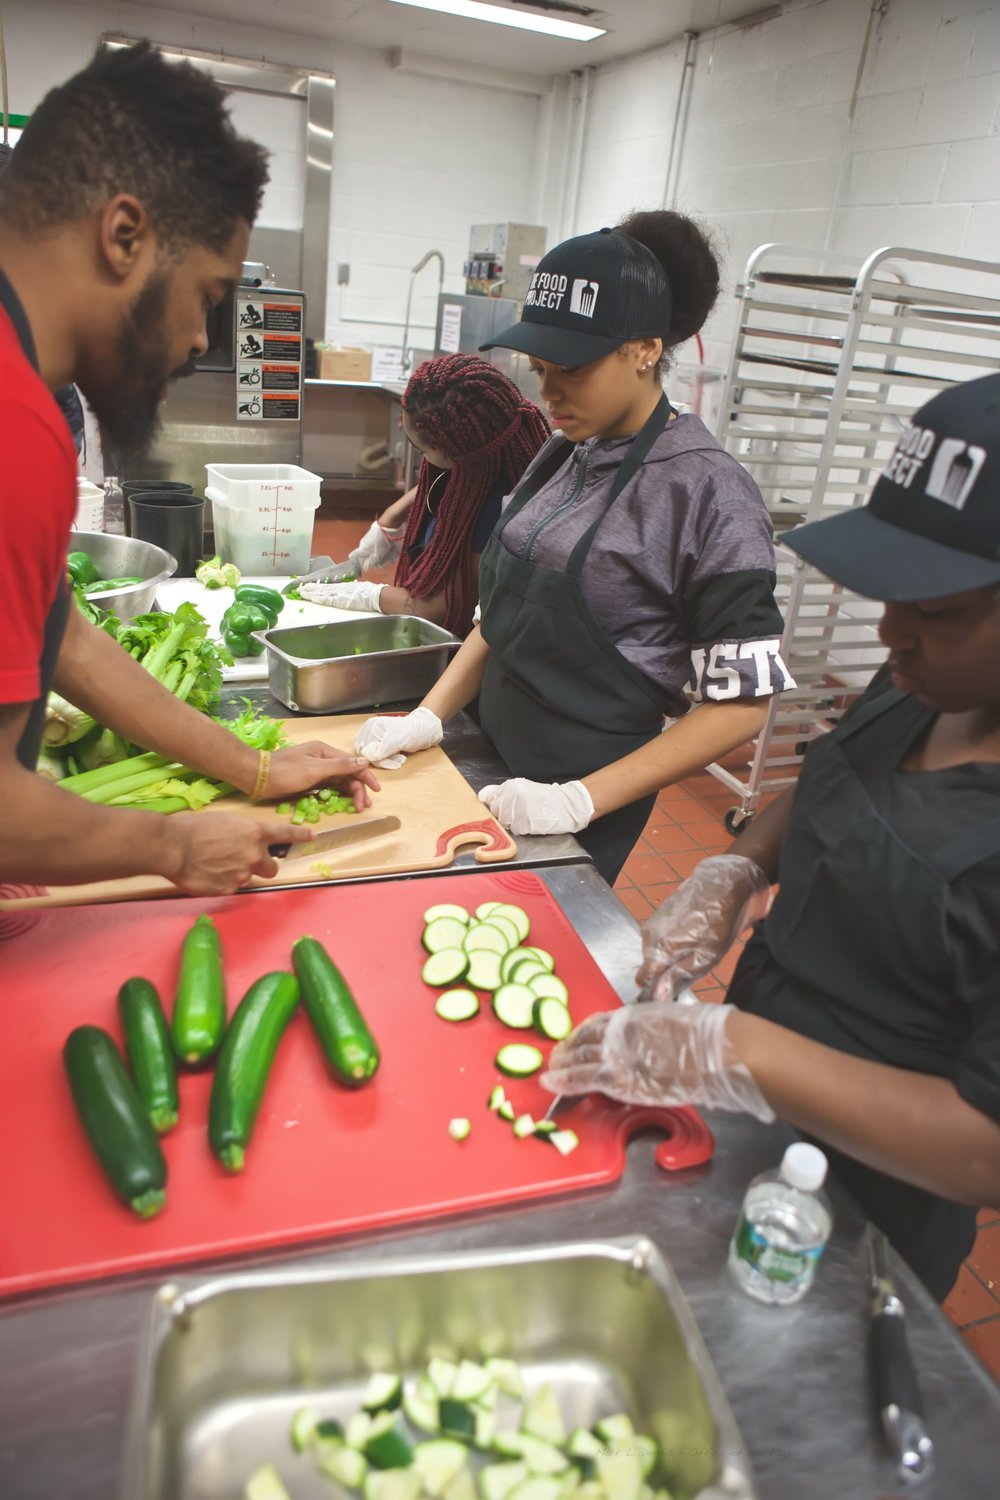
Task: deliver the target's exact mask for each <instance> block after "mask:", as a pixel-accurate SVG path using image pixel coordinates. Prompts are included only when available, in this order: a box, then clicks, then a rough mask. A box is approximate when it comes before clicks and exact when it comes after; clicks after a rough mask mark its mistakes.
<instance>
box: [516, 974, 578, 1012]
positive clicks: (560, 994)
mask: <svg viewBox="0 0 1000 1500" xmlns="http://www.w3.org/2000/svg"><path fill="white" fill-rule="evenodd" d="M525 982H527V985H528V989H529V990H531V992H532V994H534V995H537V996H538V998H539V1000H561V1001H562V1003H563V1005H568V1004H569V990H568V989H567V988H566V986H565V985H564V984H563V982H562V980H561V979H560V978H559V977H558V976H557V975H556V974H533V975H532V976H531V978H530V979H528V980H527V981H524V980H521V979H519V980H518V984H523V983H525Z"/></svg>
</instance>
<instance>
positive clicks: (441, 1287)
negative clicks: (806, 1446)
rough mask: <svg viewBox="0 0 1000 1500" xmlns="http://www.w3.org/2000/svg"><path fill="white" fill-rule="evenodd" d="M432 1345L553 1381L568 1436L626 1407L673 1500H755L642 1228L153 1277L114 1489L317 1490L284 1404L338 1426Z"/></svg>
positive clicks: (139, 1497)
mask: <svg viewBox="0 0 1000 1500" xmlns="http://www.w3.org/2000/svg"><path fill="white" fill-rule="evenodd" d="M442 1346H444V1347H445V1349H447V1350H448V1351H450V1352H452V1353H453V1354H454V1356H455V1357H463V1356H464V1357H467V1358H471V1359H474V1360H480V1359H482V1358H483V1357H484V1354H487V1353H496V1354H502V1355H504V1356H507V1357H511V1358H513V1359H516V1360H517V1361H518V1362H519V1364H520V1366H521V1368H522V1370H523V1372H524V1376H525V1381H526V1385H527V1388H528V1390H529V1391H532V1390H536V1389H537V1388H538V1387H539V1386H540V1385H541V1384H542V1383H543V1382H545V1381H549V1382H550V1383H551V1384H552V1385H553V1387H554V1389H555V1392H556V1395H557V1397H558V1400H559V1405H560V1408H561V1411H562V1415H563V1419H564V1421H565V1423H566V1427H567V1431H569V1430H570V1429H571V1428H572V1427H575V1426H587V1427H589V1426H591V1425H592V1424H593V1423H594V1422H595V1421H596V1420H598V1419H599V1418H601V1417H604V1416H610V1415H612V1414H614V1413H617V1412H622V1411H624V1412H627V1413H628V1414H629V1416H630V1417H631V1418H632V1420H633V1422H634V1424H635V1428H636V1431H637V1432H639V1433H643V1434H648V1435H650V1436H652V1437H653V1438H654V1439H655V1440H656V1441H657V1442H658V1443H659V1444H660V1446H661V1448H662V1449H663V1461H662V1472H660V1473H659V1474H658V1479H657V1475H653V1476H650V1483H656V1482H659V1483H660V1484H666V1485H669V1487H670V1492H671V1495H672V1496H673V1500H694V1497H696V1496H697V1497H699V1500H754V1497H755V1495H756V1491H755V1489H754V1486H753V1481H752V1479H751V1476H750V1471H749V1468H748V1465H747V1460H746V1457H745V1454H746V1447H745V1444H744V1443H743V1441H742V1440H741V1438H740V1434H739V1431H738V1429H737V1427H736V1424H735V1421H734V1419H733V1416H732V1413H731V1412H730V1410H729V1407H728V1405H727V1404H726V1400H725V1397H724V1396H723V1394H722V1390H721V1387H720V1385H719V1382H718V1379H717V1377H716V1375H715V1372H714V1370H713V1368H712V1365H711V1363H710V1361H709V1358H708V1354H707V1351H706V1350H705V1347H704V1344H703V1343H702V1340H701V1337H700V1335H699V1333H698V1330H697V1328H696V1326H695V1323H694V1321H693V1318H692V1316H691V1313H690V1311H689V1309H688V1307H687V1304H686V1302H685V1301H684V1298H683V1296H682V1294H681V1292H680V1289H679V1287H678V1284H677V1282H676V1280H675V1278H674V1275H673V1273H672V1271H671V1270H670V1269H669V1267H668V1266H667V1265H666V1263H665V1262H664V1261H663V1259H662V1257H661V1256H660V1254H659V1252H658V1251H657V1250H656V1248H655V1247H654V1246H653V1245H652V1244H651V1243H650V1241H648V1240H647V1239H645V1238H642V1237H633V1238H627V1239H620V1240H611V1241H607V1242H604V1243H580V1244H568V1245H553V1246H549V1247H543V1248H541V1249H539V1248H537V1247H533V1248H531V1249H525V1250H504V1251H496V1252H470V1253H467V1254H460V1255H455V1256H448V1257H436V1258H430V1257H421V1258H412V1259H410V1258H408V1259H400V1260H387V1261H381V1260H380V1261H377V1262H373V1263H371V1264H369V1265H364V1264H360V1265H349V1266H345V1267H344V1268H343V1269H336V1268H334V1269H330V1270H323V1271H317V1270H299V1271H295V1270H285V1271H280V1270H279V1271H274V1272H271V1273H267V1272H260V1273H250V1274H246V1275H239V1276H232V1277H225V1278H220V1279H216V1280H210V1281H206V1282H202V1283H191V1284H185V1285H183V1286H182V1285H175V1284H170V1285H167V1286H164V1287H161V1288H160V1290H159V1291H158V1292H157V1293H156V1294H155V1296H154V1298H153V1299H152V1302H151V1305H150V1308H149V1310H148V1313H147V1316H146V1320H145V1323H144V1327H143V1333H142V1338H141V1343H140V1352H139V1362H138V1369H137V1376H136V1383H135V1387H134V1396H133V1406H132V1411H131V1415H130V1421H129V1428H128V1437H127V1448H126V1456H125V1464H124V1469H123V1484H122V1488H121V1491H120V1500H241V1497H242V1495H243V1486H244V1484H245V1482H246V1480H247V1478H248V1477H249V1475H250V1474H251V1473H252V1472H253V1470H254V1469H255V1468H256V1467H257V1466H258V1465H260V1464H262V1463H267V1462H271V1463H273V1464H274V1465H275V1466H276V1468H277V1469H278V1471H279V1473H280V1474H281V1476H282V1478H283V1480H284V1482H285V1484H286V1485H287V1487H288V1490H289V1493H290V1494H292V1495H293V1496H295V1500H331V1496H334V1497H335V1496H337V1495H338V1493H339V1492H338V1490H337V1488H336V1486H332V1485H331V1481H330V1479H329V1478H327V1477H326V1476H324V1475H323V1474H322V1473H320V1472H319V1471H318V1470H317V1467H316V1463H315V1460H314V1458H313V1457H312V1456H311V1455H310V1454H308V1453H305V1454H297V1453H295V1452H293V1450H292V1447H291V1444H290V1441H289V1428H290V1423H291V1419H292V1416H293V1414H294V1413H295V1412H296V1411H297V1410H298V1409H299V1407H301V1406H303V1405H310V1406H315V1407H317V1408H318V1409H319V1410H320V1411H321V1412H322V1414H323V1415H324V1416H327V1417H335V1418H338V1419H339V1420H340V1421H342V1422H343V1421H344V1420H346V1418H347V1417H349V1416H351V1415H352V1414H353V1413H354V1412H356V1411H358V1410H359V1409H360V1406H361V1396H362V1392H363V1390H364V1387H365V1384H366V1382H367V1379H368V1376H369V1375H370V1374H371V1373H372V1372H373V1371H374V1370H398V1371H400V1372H401V1373H403V1374H404V1376H407V1377H410V1378H411V1379H412V1378H413V1377H416V1376H417V1375H419V1374H420V1373H421V1372H422V1371H423V1369H424V1368H425V1367H426V1362H427V1359H428V1357H429V1354H430V1353H439V1352H441V1349H442ZM502 1399H503V1398H502ZM498 1412H499V1414H500V1427H501V1429H503V1428H505V1427H516V1425H517V1418H518V1412H519V1407H518V1404H517V1403H512V1404H511V1406H510V1411H509V1414H506V1415H505V1414H504V1411H503V1410H502V1409H501V1407H498ZM420 1436H423V1434H420ZM343 1494H344V1496H345V1497H346V1494H347V1492H343Z"/></svg>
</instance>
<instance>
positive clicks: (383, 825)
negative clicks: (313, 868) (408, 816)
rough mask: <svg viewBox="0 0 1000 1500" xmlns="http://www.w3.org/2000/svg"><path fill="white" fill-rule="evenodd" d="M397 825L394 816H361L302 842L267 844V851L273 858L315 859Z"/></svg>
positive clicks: (382, 832) (375, 836)
mask: <svg viewBox="0 0 1000 1500" xmlns="http://www.w3.org/2000/svg"><path fill="white" fill-rule="evenodd" d="M399 827H400V822H399V819H398V818H397V817H395V816H389V817H385V818H363V819H361V820H360V821H359V822H357V823H348V824H347V825H346V826H344V825H341V827H339V828H329V829H327V830H326V832H325V833H319V834H317V835H316V837H315V838H314V839H310V840H308V842H306V843H304V844H269V845H268V850H267V852H268V854H271V855H273V856H274V858H275V859H284V860H289V859H317V858H318V857H319V856H320V855H321V854H330V853H331V852H333V851H338V852H339V851H340V850H341V849H346V848H348V847H349V845H351V844H360V843H361V842H362V841H363V840H364V841H367V840H368V839H377V838H381V837H382V836H383V835H384V834H387V833H395V832H396V830H397V829H398V828H399Z"/></svg>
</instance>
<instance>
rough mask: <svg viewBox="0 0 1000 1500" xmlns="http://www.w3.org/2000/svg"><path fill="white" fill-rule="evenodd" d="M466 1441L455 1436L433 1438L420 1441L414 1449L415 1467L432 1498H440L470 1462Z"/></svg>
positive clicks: (437, 1499) (438, 1499) (436, 1499)
mask: <svg viewBox="0 0 1000 1500" xmlns="http://www.w3.org/2000/svg"><path fill="white" fill-rule="evenodd" d="M468 1458H469V1453H468V1449H467V1448H466V1446H465V1444H464V1443H457V1442H455V1441H454V1439H453V1438H431V1439H429V1440H428V1441H427V1442H426V1443H418V1444H417V1446H416V1447H415V1448H414V1450H413V1467H414V1468H415V1469H416V1471H417V1473H418V1474H419V1475H420V1478H421V1480H422V1481H423V1486H424V1491H425V1493H426V1494H428V1495H430V1496H431V1497H432V1500H440V1497H441V1496H443V1495H444V1492H445V1490H446V1489H447V1488H448V1485H449V1484H450V1483H451V1481H452V1480H453V1479H454V1478H455V1475H456V1474H458V1473H460V1472H461V1470H462V1469H464V1468H465V1467H466V1464H467V1463H468Z"/></svg>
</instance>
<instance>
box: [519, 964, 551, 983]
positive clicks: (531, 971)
mask: <svg viewBox="0 0 1000 1500" xmlns="http://www.w3.org/2000/svg"><path fill="white" fill-rule="evenodd" d="M548 972H549V971H548V969H546V968H544V967H543V966H542V965H541V964H540V963H539V961H538V959H537V958H522V959H521V962H520V963H519V964H515V965H514V967H513V969H512V970H511V972H510V976H509V977H510V980H511V982H512V983H513V984H528V983H530V981H531V980H532V979H540V978H541V977H542V975H543V974H547V973H548Z"/></svg>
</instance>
